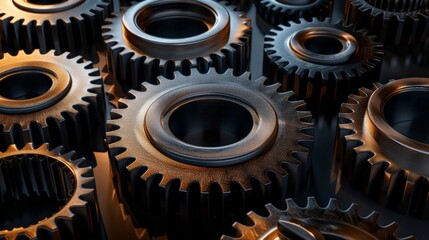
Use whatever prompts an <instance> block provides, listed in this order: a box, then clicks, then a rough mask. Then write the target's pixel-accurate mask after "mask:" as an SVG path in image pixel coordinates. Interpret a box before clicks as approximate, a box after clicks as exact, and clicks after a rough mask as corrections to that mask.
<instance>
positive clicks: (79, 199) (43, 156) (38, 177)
mask: <svg viewBox="0 0 429 240" xmlns="http://www.w3.org/2000/svg"><path fill="white" fill-rule="evenodd" d="M61 151H62V148H61V147H59V148H56V149H53V150H48V145H47V144H44V145H41V146H40V147H39V148H33V146H32V145H31V144H27V145H25V147H24V148H22V149H18V148H17V147H16V146H14V145H11V146H9V148H8V149H7V150H6V151H4V152H0V173H1V174H0V190H1V191H0V192H1V196H0V206H2V208H3V206H5V207H7V206H8V204H9V207H11V206H12V208H13V206H14V204H18V205H17V206H16V205H15V207H23V208H25V207H24V206H19V203H20V202H21V201H22V202H25V199H33V200H35V201H36V200H37V198H42V196H50V197H51V198H53V199H55V200H56V201H58V202H63V204H64V205H62V206H61V208H60V209H59V210H58V211H57V212H55V213H54V214H52V215H51V216H47V217H45V218H44V219H38V220H35V221H34V223H32V224H30V225H28V226H13V227H11V229H7V230H5V229H0V238H2V239H6V240H9V239H10V240H12V239H55V238H57V237H70V236H72V237H73V238H74V239H92V237H94V235H93V234H94V232H93V229H92V226H93V225H94V224H96V223H94V222H92V220H94V219H91V218H92V217H94V216H91V215H90V214H91V213H93V212H92V211H93V210H94V209H93V207H94V206H93V202H91V201H93V198H94V189H93V188H91V187H89V186H90V184H91V181H92V180H93V178H92V177H91V176H90V174H89V173H90V171H91V168H90V167H81V166H79V165H80V164H81V163H82V162H83V159H78V160H72V159H71V158H72V155H73V154H74V153H72V152H69V153H66V154H62V153H61ZM11 172H12V173H13V174H10V173H11ZM9 201H13V202H14V204H13V203H10V202H9ZM27 204H28V203H27ZM34 204H35V206H37V203H34ZM3 213H6V211H4V212H3ZM20 217H21V216H16V219H15V220H17V221H20V220H19V219H20ZM12 222H13V221H12ZM67 226H70V227H71V228H68V227H67ZM70 229H73V230H70ZM91 229H92V230H91Z"/></svg>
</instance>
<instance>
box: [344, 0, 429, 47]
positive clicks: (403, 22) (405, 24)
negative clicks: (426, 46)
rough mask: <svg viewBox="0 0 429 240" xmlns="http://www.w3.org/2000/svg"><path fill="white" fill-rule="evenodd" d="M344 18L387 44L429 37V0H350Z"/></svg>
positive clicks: (417, 40) (411, 41) (407, 42)
mask: <svg viewBox="0 0 429 240" xmlns="http://www.w3.org/2000/svg"><path fill="white" fill-rule="evenodd" d="M344 19H345V22H346V23H353V24H355V25H356V27H357V28H359V29H360V28H365V29H368V31H369V33H370V34H376V35H378V36H379V38H380V39H381V41H382V42H383V43H385V44H412V43H416V42H421V41H424V40H425V39H426V38H427V36H429V9H428V8H427V0H420V1H413V0H401V1H390V0H347V1H346V9H345V15H344Z"/></svg>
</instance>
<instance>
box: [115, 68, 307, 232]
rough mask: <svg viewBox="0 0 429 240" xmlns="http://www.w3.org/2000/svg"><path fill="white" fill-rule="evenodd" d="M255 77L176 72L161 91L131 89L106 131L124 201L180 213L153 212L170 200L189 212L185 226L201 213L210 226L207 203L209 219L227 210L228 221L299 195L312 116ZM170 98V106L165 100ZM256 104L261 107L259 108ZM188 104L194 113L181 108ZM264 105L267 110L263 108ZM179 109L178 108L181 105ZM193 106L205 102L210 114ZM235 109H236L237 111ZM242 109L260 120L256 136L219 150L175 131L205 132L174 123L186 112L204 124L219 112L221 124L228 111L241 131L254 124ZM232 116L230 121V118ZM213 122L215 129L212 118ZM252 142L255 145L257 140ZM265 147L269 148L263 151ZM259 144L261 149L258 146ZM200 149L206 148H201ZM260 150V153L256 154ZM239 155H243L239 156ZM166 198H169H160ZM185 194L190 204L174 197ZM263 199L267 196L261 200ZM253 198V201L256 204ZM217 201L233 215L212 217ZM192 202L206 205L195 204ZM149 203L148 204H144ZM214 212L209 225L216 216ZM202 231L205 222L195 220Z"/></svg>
mask: <svg viewBox="0 0 429 240" xmlns="http://www.w3.org/2000/svg"><path fill="white" fill-rule="evenodd" d="M249 77H250V74H249V73H247V74H244V75H242V76H234V75H233V73H232V70H228V71H227V72H225V73H223V74H218V73H216V72H215V70H214V69H213V68H211V69H210V70H209V71H208V72H207V73H199V72H198V71H197V70H196V69H193V70H192V71H191V73H190V75H189V76H184V75H181V74H180V73H178V72H176V73H175V78H174V79H173V80H168V79H165V78H162V77H160V78H159V83H158V85H156V86H155V85H151V84H143V88H144V89H145V91H134V90H132V91H130V94H131V95H132V99H121V100H120V104H119V106H120V107H119V109H114V110H112V120H110V121H109V124H108V125H109V129H110V130H109V132H108V140H109V148H110V153H111V154H112V156H113V157H114V161H115V163H114V165H115V166H116V168H117V171H118V172H119V178H120V179H119V181H120V185H121V189H122V190H121V191H122V195H123V196H125V198H126V199H127V201H128V204H130V205H133V204H134V207H135V209H139V208H147V209H151V211H152V212H153V211H161V212H164V211H166V212H167V213H166V214H167V215H168V214H169V213H171V212H170V211H174V210H172V209H175V208H172V209H162V208H159V206H158V207H157V206H155V205H157V204H156V201H167V202H166V204H173V202H175V203H174V204H173V205H175V206H176V203H177V204H179V206H187V209H182V207H179V209H177V210H176V211H178V212H179V213H182V212H183V213H184V212H187V214H189V215H185V216H186V217H185V219H192V218H194V217H195V216H194V215H198V214H202V215H201V216H200V217H201V219H204V214H207V213H204V212H200V211H201V210H200V207H199V206H203V205H204V204H208V205H207V206H208V208H209V209H211V210H210V212H211V211H215V212H217V211H221V212H224V214H225V216H228V214H229V211H232V212H235V211H242V209H243V208H244V209H246V208H247V206H251V205H253V204H257V203H256V202H259V201H260V200H261V201H264V200H263V199H264V198H265V199H271V201H272V202H276V203H279V204H280V205H281V203H280V202H282V201H281V198H282V196H286V195H296V194H297V193H298V191H300V189H302V188H301V187H304V186H305V183H304V181H305V180H304V176H305V175H306V174H305V171H306V170H305V169H306V165H307V153H306V151H307V149H306V148H305V147H303V146H308V144H310V143H311V142H312V140H311V139H312V138H311V137H310V136H308V135H306V134H304V132H306V133H308V130H309V129H311V128H312V124H311V123H308V122H307V121H308V118H309V113H308V112H306V111H300V110H299V109H300V108H302V107H303V106H304V105H305V104H304V103H303V101H294V100H291V99H290V98H291V97H292V96H293V94H292V92H286V93H278V92H276V89H277V88H278V87H279V85H278V84H275V85H271V86H266V85H264V84H263V83H264V81H265V79H264V78H261V79H259V80H255V81H254V80H250V78H249ZM195 89H197V90H195ZM170 96H173V97H170ZM207 96H208V97H209V99H201V100H200V97H207ZM166 97H167V99H169V100H168V101H167V100H164V99H165V98H166ZM255 99H256V100H258V101H257V102H255ZM189 101H190V102H189ZM205 101H207V102H205ZM183 102H184V103H186V104H188V106H190V107H189V108H186V104H184V105H181V104H182V103H183ZM243 102H244V103H245V104H243ZM261 102H264V104H268V105H260V104H261ZM176 103H177V104H179V105H178V106H176V105H175V104H176ZM194 103H202V104H203V106H204V107H202V108H201V106H199V105H198V104H194ZM212 103H216V104H219V106H216V104H214V105H213V104H212ZM231 103H234V104H232V105H233V106H234V107H232V106H231V105H230V104H231ZM206 104H207V105H206ZM183 106H185V108H184V107H183ZM237 106H248V108H246V110H244V112H245V113H247V112H249V113H251V112H252V111H254V112H253V113H252V114H253V115H252V116H253V117H255V118H253V120H250V122H252V121H253V123H254V124H256V125H254V126H253V127H251V129H252V130H249V132H250V133H249V134H248V135H247V136H246V137H244V138H243V139H242V140H239V141H238V142H236V143H230V142H229V143H224V144H220V145H217V146H213V145H212V146H208V145H206V144H210V143H204V142H201V141H198V143H192V142H190V143H188V142H186V141H188V140H187V139H186V138H182V137H181V135H180V133H176V132H175V131H176V128H175V127H174V125H175V124H179V125H178V126H182V127H181V128H179V129H187V128H188V127H192V125H199V124H200V122H195V123H193V124H187V123H186V121H187V120H184V121H181V120H179V121H175V120H171V119H177V116H181V113H182V112H183V111H185V113H186V114H185V115H184V116H194V117H195V118H198V117H199V116H200V115H199V112H200V111H203V112H204V109H207V108H210V109H211V108H215V109H218V110H216V111H219V112H218V113H216V115H214V116H212V117H210V118H214V119H218V118H217V117H218V116H217V115H219V114H221V113H223V112H226V114H227V115H226V118H228V119H229V118H232V119H237V121H238V122H235V123H234V121H232V120H231V121H228V122H224V123H225V124H226V125H227V126H230V127H232V129H234V126H235V127H237V128H239V129H242V128H244V127H238V126H239V125H247V122H248V121H247V120H248V119H249V118H251V117H249V118H248V117H243V116H245V115H246V114H245V113H240V114H239V115H237V112H241V111H243V109H241V107H237ZM261 106H264V107H261ZM219 107H220V108H219ZM151 109H155V110H156V112H153V111H152V110H151ZM169 109H174V111H173V113H170V110H169ZM186 109H187V110H186ZM231 109H232V110H231ZM240 109H241V110H240ZM252 109H255V110H252ZM270 109H271V110H270ZM188 111H191V112H188ZM260 111H271V112H270V113H268V114H267V115H271V116H272V118H271V120H267V119H265V115H262V114H261V113H262V112H260ZM157 112H158V113H159V114H161V115H159V114H157ZM192 112H193V113H192ZM201 114H203V113H201ZM229 114H230V115H231V116H232V117H228V116H229ZM203 115H204V114H203ZM163 116H169V118H170V120H169V121H167V122H164V121H161V120H160V119H163V118H164V117H163ZM209 116H211V115H209ZM241 117H243V119H242V118H241ZM178 119H185V118H178ZM224 119H225V118H220V119H218V120H216V122H222V121H223V120H224ZM266 120H267V122H265V121H266ZM207 121H209V122H211V121H210V120H209V119H207ZM156 122H161V123H162V125H163V126H169V128H167V130H165V129H161V128H153V126H152V124H156ZM201 122H204V121H201ZM267 123H268V124H267ZM235 124H238V125H235ZM151 129H156V131H151ZM268 129H270V130H268ZM185 131H186V130H185ZM159 132H174V133H173V134H175V135H174V136H175V137H171V135H170V137H168V139H169V140H165V139H167V138H165V137H166V136H165V135H160V134H157V133H159ZM267 133H269V134H268V135H267ZM271 133H272V134H271ZM207 134H209V133H208V132H207ZM239 134H240V136H242V137H243V136H244V135H245V134H241V133H239ZM259 134H262V135H264V136H265V137H262V139H264V140H263V141H261V138H257V139H259V140H256V138H254V136H260V135H259ZM167 135H168V134H167ZM203 138H204V137H203ZM226 138H228V137H226ZM179 139H180V140H179ZM194 139H195V138H194ZM196 139H198V138H196ZM252 139H253V140H254V141H251V140H252ZM266 139H268V140H266ZM249 140H250V141H249ZM189 141H191V140H189ZM166 142H167V143H166ZM185 142H186V143H185ZM261 142H262V143H263V145H261V146H260V145H258V144H260V143H261ZM265 142H266V143H267V144H265ZM158 143H163V144H158ZM244 143H247V144H244ZM255 143H256V144H257V146H253V145H252V144H255ZM198 144H200V145H199V146H197V145H198ZM248 146H252V147H248ZM188 149H190V150H189V151H188ZM243 149H244V150H243ZM255 149H259V150H258V151H254V150H255ZM237 152H240V153H241V155H236V154H237ZM231 156H232V157H231ZM149 188H150V189H152V190H151V191H156V192H153V195H152V194H151V195H146V194H147V193H148V192H146V191H145V190H144V189H149ZM270 188H273V189H272V191H270V190H268V189H270ZM274 188H275V189H276V190H274ZM155 189H162V190H155ZM264 189H265V190H264ZM163 191H166V193H167V192H168V194H166V195H158V194H161V192H163ZM182 194H183V197H185V195H186V196H187V197H185V198H183V199H182V198H181V197H180V198H175V197H174V198H173V196H176V195H180V196H181V195H182ZM241 194H244V195H241ZM259 194H261V196H259V197H257V196H258V195H259ZM272 194H274V195H272ZM277 194H279V196H277ZM252 195H254V196H255V197H251V196H252ZM264 195H265V197H264ZM280 195H281V196H280ZM228 196H229V197H228ZM240 196H242V197H243V199H242V198H241V197H240ZM170 197H171V198H170ZM217 197H220V198H221V199H224V200H223V201H225V202H224V204H225V205H224V207H225V209H227V210H225V209H224V210H220V209H218V210H214V209H216V208H215V206H217V204H220V202H219V201H222V200H220V199H219V201H218V200H215V199H217ZM154 198H156V199H158V198H159V199H162V200H156V201H155V202H147V201H148V199H154ZM164 198H166V199H164ZM177 199H179V200H178V201H177ZM185 199H187V200H185ZM209 199H212V200H211V201H210V202H211V203H207V202H205V201H207V200H209ZM182 201H184V202H182ZM192 201H197V202H201V203H197V202H195V203H193V204H192ZM234 201H237V202H236V204H238V205H237V207H236V208H234V207H232V205H234ZM143 202H146V203H147V204H148V205H145V204H141V203H143ZM199 204H201V205H199ZM230 204H232V205H230ZM262 205H263V203H262ZM262 205H261V206H262ZM176 207H177V206H176ZM243 211H246V210H243ZM133 212H134V213H135V214H138V213H139V211H133ZM143 212H144V211H143ZM210 212H209V213H208V214H209V218H210V216H212V215H213V216H214V215H217V214H214V213H210ZM244 213H245V212H243V214H244ZM161 215H163V214H161ZM186 221H188V222H189V220H186ZM202 221H203V220H202ZM204 221H205V220H204ZM217 222H218V223H216V224H219V223H221V220H220V219H218V220H217ZM197 224H201V223H200V222H199V221H197ZM216 224H215V225H216ZM194 227H195V226H194ZM213 229H215V227H214V225H213Z"/></svg>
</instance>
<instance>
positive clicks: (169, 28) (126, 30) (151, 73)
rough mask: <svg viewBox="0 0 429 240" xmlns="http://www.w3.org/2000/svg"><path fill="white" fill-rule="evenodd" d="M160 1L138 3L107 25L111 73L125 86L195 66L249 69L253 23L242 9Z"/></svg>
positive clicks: (201, 0) (208, 0)
mask: <svg viewBox="0 0 429 240" xmlns="http://www.w3.org/2000/svg"><path fill="white" fill-rule="evenodd" d="M161 3H162V7H159V6H158V5H159V4H160V3H159V1H154V0H149V1H143V2H140V3H136V4H134V5H133V6H131V7H130V8H128V9H127V10H126V11H125V12H124V13H116V15H115V18H110V19H108V20H107V25H104V26H103V31H104V33H103V36H104V39H105V43H106V45H107V51H108V53H107V59H108V65H109V71H110V73H111V74H112V75H113V76H114V77H115V78H116V80H118V81H119V82H120V83H121V84H122V86H123V88H125V90H129V89H140V88H141V85H140V84H141V83H142V82H145V81H146V82H151V83H155V82H156V77H157V76H159V75H162V76H164V77H167V78H172V77H173V76H172V75H173V72H174V71H180V72H182V73H183V74H188V73H189V72H190V69H191V68H198V69H199V70H200V71H207V69H208V68H210V67H215V68H216V70H217V71H218V72H225V71H226V70H227V69H228V68H233V69H234V72H235V74H236V75H239V74H242V73H243V72H244V71H246V70H247V69H248V65H249V64H248V60H249V57H250V49H249V48H250V37H251V27H250V26H251V24H250V19H248V18H245V16H244V13H241V12H239V11H237V9H236V8H237V7H234V6H232V5H231V4H228V3H226V2H223V1H212V0H198V1H183V0H179V1H171V0H169V1H162V2H161ZM149 13H150V14H149ZM166 15H167V16H169V17H165V16H166Z"/></svg>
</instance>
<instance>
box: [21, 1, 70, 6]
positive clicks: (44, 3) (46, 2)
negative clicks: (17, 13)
mask: <svg viewBox="0 0 429 240" xmlns="http://www.w3.org/2000/svg"><path fill="white" fill-rule="evenodd" d="M27 2H29V3H31V4H39V5H52V4H59V3H63V2H67V0H27Z"/></svg>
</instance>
